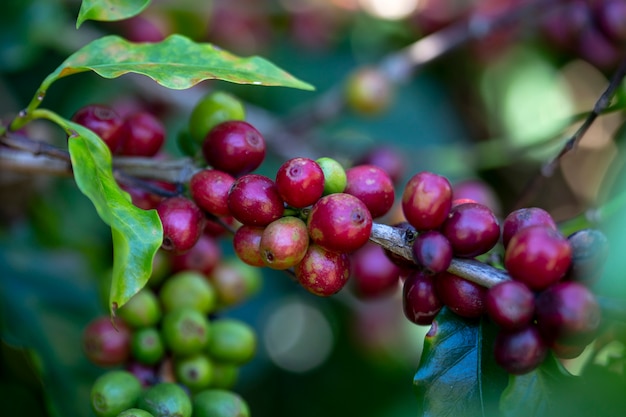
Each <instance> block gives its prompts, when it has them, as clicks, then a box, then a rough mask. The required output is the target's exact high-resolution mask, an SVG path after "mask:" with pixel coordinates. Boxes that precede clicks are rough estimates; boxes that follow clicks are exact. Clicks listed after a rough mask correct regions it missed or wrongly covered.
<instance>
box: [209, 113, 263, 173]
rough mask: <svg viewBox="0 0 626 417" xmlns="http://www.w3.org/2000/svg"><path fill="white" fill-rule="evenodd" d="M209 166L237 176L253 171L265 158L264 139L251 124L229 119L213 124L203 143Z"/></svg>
mask: <svg viewBox="0 0 626 417" xmlns="http://www.w3.org/2000/svg"><path fill="white" fill-rule="evenodd" d="M202 154H203V155H204V159H205V160H206V161H207V163H208V164H209V165H211V166H212V167H213V168H215V169H219V170H221V171H224V172H227V173H229V174H231V175H233V176H235V177H238V176H240V175H243V174H247V173H249V172H252V171H254V170H255V169H257V168H258V167H259V165H261V163H262V162H263V160H264V159H265V139H264V138H263V136H262V135H261V133H260V132H259V131H258V130H256V129H255V128H254V126H252V125H251V124H250V123H247V122H244V121H242V120H228V121H225V122H222V123H220V124H218V125H217V126H215V127H213V128H212V129H211V130H210V131H209V133H208V134H207V136H206V138H205V139H204V142H203V143H202Z"/></svg>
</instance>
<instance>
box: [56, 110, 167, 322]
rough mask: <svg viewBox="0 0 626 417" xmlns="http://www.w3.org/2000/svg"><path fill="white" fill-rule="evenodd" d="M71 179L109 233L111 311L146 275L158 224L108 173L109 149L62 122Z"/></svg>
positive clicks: (84, 130)
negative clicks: (105, 225)
mask: <svg viewBox="0 0 626 417" xmlns="http://www.w3.org/2000/svg"><path fill="white" fill-rule="evenodd" d="M64 127H65V128H66V130H68V131H70V132H73V133H72V134H70V137H69V139H68V146H69V151H70V157H71V160H72V167H73V170H74V179H75V181H76V184H77V185H78V188H79V189H80V190H81V191H82V193H83V194H85V195H86V196H87V197H88V198H89V199H90V200H91V202H92V203H93V204H94V206H95V207H96V210H97V211H98V215H99V216H100V218H101V219H102V220H103V221H104V222H105V223H106V224H108V225H109V226H111V233H112V235H113V253H114V259H113V281H112V285H111V295H110V308H111V311H112V312H113V311H114V310H115V308H116V307H121V306H122V305H124V304H125V303H126V301H128V300H129V299H130V298H131V297H132V296H133V295H134V294H136V293H137V292H138V291H139V290H140V289H141V288H143V286H144V285H145V284H146V282H147V281H148V278H149V277H150V274H151V273H152V262H153V259H154V255H155V253H156V251H157V250H158V249H159V247H160V246H161V243H162V240H163V227H162V225H161V220H160V219H159V216H158V215H157V213H156V211H155V210H142V209H140V208H138V207H136V206H134V205H133V204H132V203H131V201H130V196H129V195H128V193H126V192H124V191H123V190H122V189H120V187H119V186H118V185H117V182H116V181H115V178H114V177H113V171H112V164H111V152H110V151H109V148H107V146H106V145H105V144H104V142H102V140H101V139H100V138H99V137H98V136H97V135H96V134H95V133H93V132H92V131H91V130H89V129H87V128H85V127H83V126H81V125H78V124H76V123H73V122H70V121H65V125H64Z"/></svg>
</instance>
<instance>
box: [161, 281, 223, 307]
mask: <svg viewBox="0 0 626 417" xmlns="http://www.w3.org/2000/svg"><path fill="white" fill-rule="evenodd" d="M159 298H160V300H161V303H162V305H163V309H164V310H165V311H166V312H169V311H174V310H177V309H180V308H192V309H194V310H197V311H199V312H200V313H203V314H207V313H210V312H212V311H214V310H215V308H216V304H217V292H216V290H215V288H214V287H213V285H212V284H211V282H210V281H209V280H208V279H207V278H206V277H205V276H204V275H202V274H201V273H200V272H197V271H180V272H178V273H176V274H174V275H172V276H171V277H169V278H168V279H167V281H165V283H164V284H163V287H162V288H161V291H160V292H159Z"/></svg>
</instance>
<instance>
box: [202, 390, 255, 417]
mask: <svg viewBox="0 0 626 417" xmlns="http://www.w3.org/2000/svg"><path fill="white" fill-rule="evenodd" d="M192 403H193V417H250V408H249V407H248V404H247V403H246V402H245V400H244V399H243V398H241V396H240V395H238V394H236V393H234V392H232V391H227V390H221V389H208V390H205V391H202V392H199V393H198V394H196V395H195V396H194V397H193V401H192Z"/></svg>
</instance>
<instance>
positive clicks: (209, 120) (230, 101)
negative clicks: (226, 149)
mask: <svg viewBox="0 0 626 417" xmlns="http://www.w3.org/2000/svg"><path fill="white" fill-rule="evenodd" d="M245 118H246V111H245V109H244V107H243V104H242V103H241V101H239V99H238V98H237V97H235V96H234V95H232V94H229V93H226V92H223V91H214V92H212V93H209V94H208V95H206V96H205V97H203V98H202V99H201V100H200V101H199V102H198V103H197V104H196V105H195V107H194V108H193V110H192V111H191V116H190V118H189V134H190V135H191V137H192V138H193V140H195V141H196V142H197V143H200V144H201V143H202V142H204V138H205V137H206V135H207V133H209V131H210V130H211V129H213V127H215V126H216V125H218V124H220V123H222V122H225V121H227V120H245Z"/></svg>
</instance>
